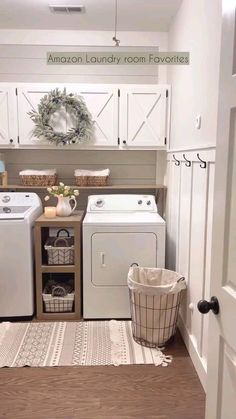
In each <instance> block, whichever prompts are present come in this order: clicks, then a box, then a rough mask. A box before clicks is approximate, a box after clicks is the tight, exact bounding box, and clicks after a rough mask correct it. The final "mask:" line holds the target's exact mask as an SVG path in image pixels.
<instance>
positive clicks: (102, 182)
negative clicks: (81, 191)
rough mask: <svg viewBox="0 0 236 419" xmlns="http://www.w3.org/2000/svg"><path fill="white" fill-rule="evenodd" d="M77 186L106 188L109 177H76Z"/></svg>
mask: <svg viewBox="0 0 236 419" xmlns="http://www.w3.org/2000/svg"><path fill="white" fill-rule="evenodd" d="M75 184H76V185H77V186H106V185H107V184H108V176H75Z"/></svg>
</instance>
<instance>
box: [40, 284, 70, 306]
mask: <svg viewBox="0 0 236 419" xmlns="http://www.w3.org/2000/svg"><path fill="white" fill-rule="evenodd" d="M57 290H60V291H62V294H64V295H62V296H56V295H55V293H56V291H57ZM42 296H43V302H44V311H45V312H46V313H63V312H71V311H72V310H73V304H74V299H75V293H74V292H73V293H70V294H66V292H65V290H64V288H63V287H60V286H57V287H54V289H53V290H52V293H51V294H46V293H44V291H43V294H42Z"/></svg>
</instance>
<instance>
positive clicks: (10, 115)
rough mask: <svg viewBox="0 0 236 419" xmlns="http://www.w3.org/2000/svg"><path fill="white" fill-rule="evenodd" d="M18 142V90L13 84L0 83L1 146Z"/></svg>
mask: <svg viewBox="0 0 236 419" xmlns="http://www.w3.org/2000/svg"><path fill="white" fill-rule="evenodd" d="M15 144H17V119H16V91H15V88H14V87H13V86H11V85H7V84H1V85H0V147H4V146H5V147H9V146H11V145H15Z"/></svg>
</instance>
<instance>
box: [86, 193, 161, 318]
mask: <svg viewBox="0 0 236 419" xmlns="http://www.w3.org/2000/svg"><path fill="white" fill-rule="evenodd" d="M132 263H137V264H138V265H139V266H145V267H160V268H163V267H164V264H165V221H164V220H163V219H162V218H161V217H160V215H159V214H158V212H157V206H156V203H155V198H154V196H151V195H92V196H89V198H88V206H87V213H86V215H85V218H84V221H83V315H84V318H85V319H94V318H129V317H130V307H129V294H128V288H127V273H128V270H129V267H130V265H131V264H132Z"/></svg>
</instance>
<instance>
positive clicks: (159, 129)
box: [119, 85, 169, 148]
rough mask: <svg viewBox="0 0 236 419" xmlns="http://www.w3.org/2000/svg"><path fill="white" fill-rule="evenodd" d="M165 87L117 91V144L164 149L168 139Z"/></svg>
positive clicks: (122, 88) (130, 88)
mask: <svg viewBox="0 0 236 419" xmlns="http://www.w3.org/2000/svg"><path fill="white" fill-rule="evenodd" d="M168 101H169V88H168V86H164V85H163V86H158V85H155V86H154V85H145V86H142V85H141V86H137V85H133V86H132V85H127V86H122V87H121V90H120V112H119V113H120V135H119V137H120V145H121V146H122V147H137V148H139V147H144V148H148V147H150V148H157V147H165V145H166V142H167V136H168V119H169V118H168V109H169V106H168V103H169V102H168Z"/></svg>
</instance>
